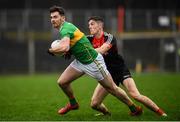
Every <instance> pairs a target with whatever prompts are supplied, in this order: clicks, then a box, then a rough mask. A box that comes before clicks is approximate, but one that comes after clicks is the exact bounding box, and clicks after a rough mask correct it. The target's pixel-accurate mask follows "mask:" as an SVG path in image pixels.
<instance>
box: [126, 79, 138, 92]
mask: <svg viewBox="0 0 180 122" xmlns="http://www.w3.org/2000/svg"><path fill="white" fill-rule="evenodd" d="M123 85H124V86H125V88H126V89H127V90H128V92H129V93H130V94H131V95H139V94H140V93H139V91H138V89H137V87H136V84H135V82H134V80H133V79H132V78H127V79H125V80H124V81H123Z"/></svg>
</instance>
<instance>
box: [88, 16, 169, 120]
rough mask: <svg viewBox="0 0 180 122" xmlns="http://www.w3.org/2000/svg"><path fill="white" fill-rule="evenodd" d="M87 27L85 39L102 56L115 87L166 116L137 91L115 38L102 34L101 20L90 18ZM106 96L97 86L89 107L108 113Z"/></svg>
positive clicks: (105, 92) (102, 24)
mask: <svg viewBox="0 0 180 122" xmlns="http://www.w3.org/2000/svg"><path fill="white" fill-rule="evenodd" d="M88 26H89V31H90V34H91V35H88V36H87V37H88V39H89V40H90V42H91V43H92V45H93V47H94V48H95V49H96V51H97V52H99V53H101V54H102V55H103V57H104V60H105V63H106V66H107V69H108V70H109V72H110V73H111V75H112V78H113V80H114V82H115V83H116V85H118V86H119V85H120V83H121V84H122V85H123V86H124V87H125V88H126V89H127V91H128V92H129V95H130V96H131V97H132V98H134V99H135V100H136V101H138V102H140V103H142V104H144V105H145V106H146V107H147V108H149V109H151V110H152V111H154V112H155V113H157V114H158V115H160V116H167V114H166V113H165V112H164V111H163V110H162V109H161V108H159V107H158V106H157V105H156V104H155V103H154V102H153V101H152V100H151V99H150V98H148V97H147V96H144V95H142V94H141V93H140V92H139V91H138V89H137V87H136V84H135V82H134V80H133V78H132V76H131V73H130V71H129V70H128V68H127V66H126V64H125V62H124V60H123V58H122V56H121V55H119V54H118V49H117V40H116V38H115V37H114V36H113V35H112V34H109V33H106V32H104V21H103V18H101V17H99V16H92V17H90V18H89V19H88ZM107 95H108V92H107V91H106V90H105V89H104V88H103V87H102V86H101V85H100V84H98V85H97V87H96V88H95V91H94V94H93V96H92V99H91V107H92V108H93V109H95V110H97V111H99V112H102V113H110V112H109V111H108V109H107V108H106V106H105V105H104V104H103V100H104V98H105V97H106V96H107Z"/></svg>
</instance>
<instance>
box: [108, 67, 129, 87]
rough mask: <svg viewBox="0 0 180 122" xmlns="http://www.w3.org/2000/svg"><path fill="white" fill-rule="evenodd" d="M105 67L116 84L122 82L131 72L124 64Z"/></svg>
mask: <svg viewBox="0 0 180 122" xmlns="http://www.w3.org/2000/svg"><path fill="white" fill-rule="evenodd" d="M107 69H108V71H109V72H110V74H111V76H112V78H113V80H114V82H115V83H116V85H117V86H119V84H120V83H121V84H123V81H124V80H125V79H127V78H131V73H130V71H129V69H128V68H127V66H126V65H125V64H121V65H117V67H116V68H113V67H108V66H107Z"/></svg>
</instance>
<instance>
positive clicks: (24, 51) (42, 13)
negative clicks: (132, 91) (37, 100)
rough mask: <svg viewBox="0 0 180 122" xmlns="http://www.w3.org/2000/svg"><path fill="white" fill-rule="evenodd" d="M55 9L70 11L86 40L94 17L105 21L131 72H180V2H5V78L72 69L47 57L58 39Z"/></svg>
mask: <svg viewBox="0 0 180 122" xmlns="http://www.w3.org/2000/svg"><path fill="white" fill-rule="evenodd" d="M52 5H59V6H62V7H64V8H65V9H66V16H67V21H69V22H72V23H74V24H75V25H77V26H78V27H79V29H80V30H82V31H83V32H84V33H85V34H89V32H88V28H87V27H88V24H87V20H88V17H90V16H92V15H99V16H102V17H103V18H104V19H105V30H106V31H107V32H110V33H112V34H114V35H115V37H116V38H117V40H118V48H119V53H120V54H121V55H122V56H123V57H124V59H125V61H126V63H127V65H128V67H129V68H130V69H131V70H134V71H136V72H179V71H180V1H179V0H111V1H105V0H76V1H72V0H71V1H70V0H18V1H12V0H11V1H10V0H1V1H0V73H1V74H6V73H29V74H34V73H42V72H56V71H61V70H63V69H64V68H65V67H66V66H67V65H68V64H69V63H70V61H71V60H72V59H71V60H70V61H66V60H64V59H63V58H61V57H60V58H54V57H52V56H49V55H48V54H47V53H46V51H47V49H48V47H50V44H51V42H52V41H53V40H55V39H57V38H58V32H57V31H56V30H54V29H53V28H52V27H51V23H50V18H49V7H51V6H52Z"/></svg>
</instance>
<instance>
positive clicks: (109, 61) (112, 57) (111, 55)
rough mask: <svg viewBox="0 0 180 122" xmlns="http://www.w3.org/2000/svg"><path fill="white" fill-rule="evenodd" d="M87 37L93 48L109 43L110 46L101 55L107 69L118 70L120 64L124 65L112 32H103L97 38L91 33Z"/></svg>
mask: <svg viewBox="0 0 180 122" xmlns="http://www.w3.org/2000/svg"><path fill="white" fill-rule="evenodd" d="M87 38H88V39H89V41H90V42H91V44H92V45H93V47H94V48H98V47H101V46H102V45H103V44H104V43H107V44H109V45H110V47H111V48H110V49H109V50H108V51H107V53H105V54H104V55H103V57H104V60H105V63H106V65H107V67H109V68H108V69H109V70H118V69H119V68H120V67H121V66H123V65H124V60H123V58H122V56H121V55H119V54H118V48H117V40H116V38H115V37H114V36H113V35H112V34H109V33H107V32H104V33H103V34H102V36H101V37H100V38H98V39H97V38H95V37H94V36H93V35H88V36H87Z"/></svg>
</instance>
